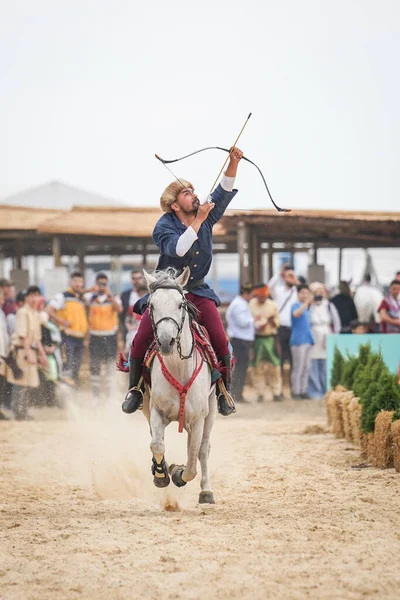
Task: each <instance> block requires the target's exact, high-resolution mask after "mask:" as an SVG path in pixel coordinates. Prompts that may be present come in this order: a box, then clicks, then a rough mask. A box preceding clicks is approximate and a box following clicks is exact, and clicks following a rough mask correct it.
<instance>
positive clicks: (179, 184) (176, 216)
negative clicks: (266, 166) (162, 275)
mask: <svg viewBox="0 0 400 600" xmlns="http://www.w3.org/2000/svg"><path fill="white" fill-rule="evenodd" d="M242 157H243V152H242V151H241V150H239V149H238V148H236V147H235V148H233V149H232V152H231V154H230V158H229V164H228V167H227V169H226V171H225V173H224V175H223V177H222V179H221V181H220V183H219V185H218V186H217V187H216V189H215V190H214V191H213V192H212V194H211V197H210V199H212V202H205V203H204V204H200V201H199V199H198V197H197V196H196V194H195V192H194V187H193V185H192V184H191V183H190V182H189V181H185V180H182V179H180V180H177V181H173V182H172V183H170V184H169V186H168V187H167V188H166V189H165V191H164V193H163V195H162V196H161V199H160V205H161V208H162V210H163V211H164V213H165V214H164V215H163V216H162V217H161V218H160V219H159V220H158V222H157V224H156V226H155V229H154V231H153V240H154V242H155V244H156V245H157V246H158V248H159V249H160V252H161V254H160V258H159V261H158V265H157V270H161V269H162V270H165V269H167V268H168V267H173V268H174V269H176V270H177V271H179V272H181V271H183V269H184V268H185V267H190V279H189V281H188V283H187V285H186V288H185V289H186V298H187V300H188V301H190V302H191V303H192V304H194V305H195V307H196V308H197V310H198V313H199V317H198V318H199V322H200V324H201V325H204V327H205V328H206V329H207V331H208V334H209V336H210V340H211V344H212V346H213V348H214V350H215V353H216V355H217V358H218V361H219V362H220V364H221V365H222V367H223V368H222V369H221V371H222V372H221V375H222V379H223V381H224V383H225V388H226V391H227V393H229V392H230V388H231V355H230V351H229V346H228V339H227V336H226V333H225V330H224V326H223V324H222V320H221V316H220V314H219V312H218V310H217V307H218V306H219V304H220V300H219V298H218V296H217V295H216V293H215V292H214V290H212V289H211V288H210V287H209V286H208V285H207V284H206V283H205V282H204V280H205V277H206V276H207V274H208V272H209V270H210V266H211V261H212V228H213V226H214V225H215V224H216V223H217V222H218V221H219V220H220V219H221V217H222V216H223V214H224V212H225V210H226V208H227V207H228V205H229V203H230V202H231V200H233V198H234V197H235V195H236V194H237V190H234V189H233V185H234V181H235V177H236V172H237V168H238V164H239V161H240V159H241V158H242ZM153 339H154V334H153V328H152V323H151V318H150V315H149V309H148V308H147V309H146V311H145V312H144V314H143V316H142V319H141V322H140V326H139V329H138V332H137V334H136V336H135V338H134V340H133V342H132V346H131V351H130V357H129V365H130V366H129V391H128V393H127V395H126V397H125V400H124V402H123V404H122V410H123V411H124V412H126V413H133V412H135V411H136V410H138V409H139V408H141V407H142V404H143V393H144V388H143V384H142V385H141V384H140V381H141V378H142V373H143V360H144V356H145V354H146V351H147V349H148V347H149V346H150V344H151V343H152V341H153ZM217 397H218V410H219V412H220V413H221V414H222V415H225V416H227V415H230V414H231V413H232V412H234V410H235V409H234V408H233V406H234V404H233V401H232V399H231V398H230V400H231V402H230V403H229V402H228V400H227V398H226V397H225V395H224V392H223V391H222V390H219V389H218V390H217ZM230 404H231V406H230Z"/></svg>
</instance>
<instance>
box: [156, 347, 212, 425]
mask: <svg viewBox="0 0 400 600" xmlns="http://www.w3.org/2000/svg"><path fill="white" fill-rule="evenodd" d="M196 350H197V352H196V367H195V369H194V371H193V374H192V376H191V378H190V379H189V381H188V382H187V384H186V385H182V384H181V383H180V382H179V381H178V380H177V379H175V377H174V376H173V375H172V374H171V373H170V372H169V371H168V369H167V367H166V366H165V363H164V360H163V357H162V356H161V354H160V353H159V352H157V351H156V356H157V358H158V360H159V361H160V365H161V371H162V374H163V375H164V377H165V379H166V380H167V381H168V383H169V384H171V385H172V387H173V388H175V389H176V391H177V392H178V393H179V426H178V431H179V433H182V431H183V420H184V416H185V403H186V396H187V394H188V391H189V390H190V388H191V387H192V385H193V383H194V381H195V379H196V377H197V375H198V374H199V373H200V371H201V369H202V367H203V364H204V355H203V353H202V352H201V351H200V350H199V349H198V348H196ZM198 356H200V362H199V364H197V358H198Z"/></svg>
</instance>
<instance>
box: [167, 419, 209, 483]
mask: <svg viewBox="0 0 400 600" xmlns="http://www.w3.org/2000/svg"><path fill="white" fill-rule="evenodd" d="M203 430H204V418H203V417H199V418H198V419H197V420H196V421H195V422H194V423H193V425H192V426H191V428H190V430H189V431H188V456H187V463H186V467H185V468H184V469H183V471H182V472H181V474H180V477H181V479H182V482H184V484H185V483H187V482H188V481H192V479H194V478H195V477H196V475H197V457H198V454H199V450H200V445H201V440H202V438H203ZM172 480H173V481H174V483H175V484H176V481H175V480H174V478H173V479H172ZM178 485H179V484H178Z"/></svg>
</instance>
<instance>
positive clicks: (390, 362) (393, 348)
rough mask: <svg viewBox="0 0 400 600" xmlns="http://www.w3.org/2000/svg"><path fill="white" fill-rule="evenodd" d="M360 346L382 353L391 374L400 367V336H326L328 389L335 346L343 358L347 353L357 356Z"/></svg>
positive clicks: (376, 334) (375, 334)
mask: <svg viewBox="0 0 400 600" xmlns="http://www.w3.org/2000/svg"><path fill="white" fill-rule="evenodd" d="M361 344H370V346H371V350H372V351H373V352H378V351H379V350H380V351H381V352H382V356H383V360H384V361H385V363H386V364H387V366H388V368H389V370H390V371H391V372H392V373H397V372H398V369H399V365H400V334H397V333H390V334H384V333H373V334H371V333H366V334H361V335H352V334H337V335H328V337H327V344H326V350H327V352H326V377H327V385H328V389H329V388H330V379H331V369H332V364H333V355H334V352H335V346H337V348H338V349H339V350H340V352H341V353H342V354H343V356H344V357H346V355H347V352H349V353H350V354H352V355H353V356H357V354H358V349H359V347H360V346H361Z"/></svg>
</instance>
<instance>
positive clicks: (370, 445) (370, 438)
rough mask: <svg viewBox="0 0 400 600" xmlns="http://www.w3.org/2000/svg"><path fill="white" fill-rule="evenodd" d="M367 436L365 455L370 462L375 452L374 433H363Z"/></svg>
mask: <svg viewBox="0 0 400 600" xmlns="http://www.w3.org/2000/svg"><path fill="white" fill-rule="evenodd" d="M364 435H365V437H366V438H367V456H368V460H369V461H370V462H371V463H372V460H373V458H374V454H375V435H374V433H367V434H364Z"/></svg>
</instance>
